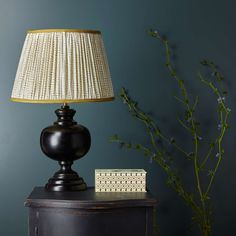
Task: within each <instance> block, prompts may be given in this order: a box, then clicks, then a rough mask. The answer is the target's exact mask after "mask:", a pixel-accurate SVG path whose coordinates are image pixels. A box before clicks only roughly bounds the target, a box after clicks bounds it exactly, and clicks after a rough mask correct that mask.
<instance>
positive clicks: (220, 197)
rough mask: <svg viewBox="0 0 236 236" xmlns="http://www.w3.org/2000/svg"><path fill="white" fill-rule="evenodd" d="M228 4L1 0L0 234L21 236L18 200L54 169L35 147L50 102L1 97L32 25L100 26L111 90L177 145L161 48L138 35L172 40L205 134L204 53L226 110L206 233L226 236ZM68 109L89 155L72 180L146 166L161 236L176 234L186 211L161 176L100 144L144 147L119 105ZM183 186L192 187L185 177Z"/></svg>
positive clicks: (23, 214)
mask: <svg viewBox="0 0 236 236" xmlns="http://www.w3.org/2000/svg"><path fill="white" fill-rule="evenodd" d="M235 7H236V3H235V1H233V0H224V1H222V0H215V1H213V0H207V1H206V0H198V1H194V0H179V1H176V0H149V1H141V0H119V1H114V0H100V1H96V0H86V1H85V0H77V1H76V0H70V1H65V0H41V1H36V0H33V1H32V0H31V1H30V0H21V1H17V0H0V72H1V74H0V111H1V115H0V121H1V132H0V150H1V151H0V213H1V214H0V235H2V236H14V235H16V236H23V235H27V209H25V208H24V206H23V202H24V200H25V198H26V197H27V195H28V194H29V193H30V192H31V190H32V188H33V187H34V186H41V185H44V184H45V183H46V181H47V179H48V178H49V177H51V175H52V174H53V173H54V172H55V170H56V169H57V168H58V167H57V163H56V162H53V161H51V160H49V159H47V158H45V157H44V155H43V154H42V153H41V150H40V147H39V135H40V132H41V130H42V129H43V128H44V127H46V126H48V125H50V124H51V123H52V122H53V121H54V120H55V118H56V117H55V115H54V113H53V111H54V110H55V109H56V108H57V106H56V105H32V104H20V103H11V102H10V101H9V98H10V94H11V89H12V85H13V82H14V77H15V72H16V68H17V64H18V60H19V56H20V52H21V48H22V45H23V41H24V38H25V34H26V31H27V30H28V29H37V28H85V29H86V28H89V29H100V30H101V31H102V33H103V37H104V42H105V47H106V51H107V54H108V59H109V64H110V70H111V74H112V78H113V84H114V89H115V92H116V94H118V93H119V90H120V88H121V86H125V87H127V88H128V89H129V90H130V93H131V95H132V96H133V97H134V98H135V99H137V100H138V101H140V106H141V107H142V108H144V109H145V110H146V111H151V112H152V113H153V115H154V116H155V117H156V119H157V120H158V121H159V123H160V125H161V127H163V128H164V130H166V131H171V132H172V133H174V135H177V137H180V138H181V137H182V138H183V139H184V138H186V136H185V135H184V134H183V133H181V131H180V129H179V128H177V126H176V123H175V121H174V119H173V118H174V117H175V116H176V114H178V109H179V106H178V104H177V103H176V102H175V101H174V99H173V97H172V95H173V93H174V92H175V89H176V85H175V83H174V82H173V81H172V80H171V79H170V78H169V77H168V74H167V72H166V70H165V68H164V66H163V63H164V58H163V56H164V53H163V49H162V47H161V46H160V45H159V43H158V42H157V41H155V40H154V39H152V38H150V37H149V36H148V35H147V34H146V31H147V30H148V29H149V28H157V29H159V30H160V31H161V32H163V33H164V34H166V35H168V37H169V39H170V40H171V41H172V42H173V43H174V44H175V46H176V47H175V51H176V53H177V54H178V57H177V58H176V63H177V68H178V71H179V72H180V74H181V75H182V77H183V78H184V79H185V80H186V82H187V83H188V85H189V86H190V87H191V88H192V89H193V91H195V92H197V93H199V94H200V95H202V101H203V102H202V104H201V105H202V107H201V110H200V114H201V118H202V119H203V121H204V124H205V125H206V127H207V128H208V129H206V131H207V130H208V131H209V133H211V132H213V131H212V130H213V129H214V128H215V127H213V126H214V125H213V123H214V122H213V123H212V122H211V119H212V118H213V119H214V116H212V111H213V107H214V105H212V104H214V102H215V101H214V100H212V99H211V98H210V97H209V95H208V93H207V92H206V91H205V90H204V89H202V87H201V86H200V85H199V84H198V82H197V79H196V76H195V72H196V71H197V69H198V68H199V64H198V62H199V61H200V60H201V59H202V58H205V57H207V58H210V59H212V60H214V61H215V62H217V64H219V65H220V66H221V68H222V71H223V73H224V74H225V77H226V81H227V84H228V88H229V92H230V100H229V104H230V106H231V108H232V110H233V113H232V118H231V130H230V132H229V133H228V135H227V137H226V140H225V149H226V155H225V158H224V161H223V163H222V166H221V168H220V171H219V175H218V176H217V178H216V185H215V186H214V189H213V191H214V193H216V194H217V195H215V196H214V198H213V202H214V209H215V213H216V217H215V219H214V220H215V227H214V234H213V235H215V236H223V235H234V234H235V232H236V216H235V211H236V205H235V199H236V190H235V164H236V160H235V154H234V145H235V140H236V138H235V136H236V135H235V134H236V129H235V128H236V127H235V121H236V117H235V111H234V110H235V109H234V108H235V102H236V96H235V94H234V90H235V88H236V86H235V76H236V66H235V63H236V54H235V52H236V46H235V42H236V31H235V23H236V15H235V10H234V9H235ZM212 102H213V103H212ZM73 108H76V110H77V115H76V119H77V121H79V122H80V123H82V124H84V125H85V126H87V127H88V128H89V129H90V132H91V135H92V147H91V150H90V152H89V153H88V154H87V156H86V157H84V158H83V159H81V160H80V161H78V162H77V163H76V164H75V169H76V170H78V171H79V173H80V175H82V176H83V177H84V179H85V180H86V181H87V183H88V184H89V185H94V169H95V168H144V169H146V170H147V171H148V187H149V189H150V190H151V191H152V192H153V193H154V194H155V195H156V196H157V197H158V199H159V201H160V205H159V215H158V217H159V224H160V226H161V235H164V236H173V235H174V236H178V235H184V232H186V230H187V224H188V218H189V212H188V210H187V209H186V207H185V205H184V204H183V202H182V200H180V199H178V197H177V196H176V194H175V193H174V192H172V191H171V190H170V189H168V187H166V185H165V175H164V174H163V172H162V170H160V169H159V168H158V167H157V166H156V165H155V164H154V163H153V164H150V163H149V161H148V160H146V159H145V158H144V157H143V156H142V155H140V154H138V153H136V152H134V151H125V150H120V149H119V148H118V147H117V146H116V145H115V144H109V143H108V139H109V137H110V136H111V135H112V134H114V133H117V132H119V134H120V135H121V136H123V137H124V138H126V139H134V138H135V140H137V141H141V142H146V141H147V137H146V134H145V129H144V127H143V126H142V125H141V124H139V123H138V122H136V121H135V120H134V119H132V118H131V117H130V116H129V114H128V112H127V110H126V108H125V106H124V105H123V104H122V103H121V102H120V100H119V99H117V100H116V101H115V102H111V103H103V104H82V105H80V104H79V105H77V104H75V105H73ZM185 143H187V142H185ZM183 173H184V176H185V178H186V180H188V176H190V169H189V168H188V166H185V165H183ZM187 182H189V183H188V184H189V186H191V185H192V183H191V179H189V181H187ZM191 235H194V233H193V232H192V233H191ZM196 235H198V234H196Z"/></svg>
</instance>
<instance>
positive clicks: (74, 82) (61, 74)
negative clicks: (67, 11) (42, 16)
mask: <svg viewBox="0 0 236 236" xmlns="http://www.w3.org/2000/svg"><path fill="white" fill-rule="evenodd" d="M113 98H114V94H113V88H112V82H111V76H110V72H109V67H108V62H107V57H106V53H105V49H104V45H103V40H102V36H101V33H100V31H94V30H73V29H71V30H70V29H46V30H31V31H28V33H27V36H26V39H25V43H24V46H23V49H22V53H21V57H20V61H19V65H18V69H17V73H16V78H15V82H14V86H13V91H12V96H11V100H12V101H16V102H28V103H72V102H96V101H97V102H99V101H109V100H112V99H113Z"/></svg>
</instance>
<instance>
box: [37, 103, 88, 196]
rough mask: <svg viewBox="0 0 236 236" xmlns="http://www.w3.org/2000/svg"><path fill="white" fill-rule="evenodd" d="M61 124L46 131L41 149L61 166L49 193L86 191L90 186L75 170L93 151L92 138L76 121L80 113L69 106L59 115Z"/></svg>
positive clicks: (49, 188)
mask: <svg viewBox="0 0 236 236" xmlns="http://www.w3.org/2000/svg"><path fill="white" fill-rule="evenodd" d="M55 113H56V115H57V117H58V120H57V121H56V122H54V124H53V125H52V126H49V127H47V128H45V129H43V131H42V133H41V136H40V146H41V149H42V151H43V152H44V154H45V155H47V156H48V157H49V158H51V159H53V160H56V161H58V162H59V164H60V166H61V168H60V170H59V171H57V172H56V173H55V174H54V176H53V177H52V178H50V179H49V180H48V183H47V184H46V185H45V188H46V189H47V190H48V191H82V190H86V189H87V185H86V183H85V182H84V180H83V178H81V177H80V176H79V175H78V174H77V173H76V172H75V171H74V170H72V168H71V166H72V164H73V161H75V160H77V159H80V158H82V157H83V156H84V155H85V154H86V153H87V152H88V150H89V148H90V145H91V137H90V133H89V131H88V129H87V128H86V127H84V126H82V125H79V124H77V122H75V121H74V120H73V116H74V115H75V113H76V111H75V110H73V109H70V107H69V106H68V105H66V104H65V105H63V106H62V107H61V109H57V110H56V111H55Z"/></svg>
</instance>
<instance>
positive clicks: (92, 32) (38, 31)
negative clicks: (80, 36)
mask: <svg viewBox="0 0 236 236" xmlns="http://www.w3.org/2000/svg"><path fill="white" fill-rule="evenodd" d="M51 32H77V33H91V34H101V32H100V31H98V30H88V29H37V30H28V31H27V33H28V34H29V33H30V34H35V33H51Z"/></svg>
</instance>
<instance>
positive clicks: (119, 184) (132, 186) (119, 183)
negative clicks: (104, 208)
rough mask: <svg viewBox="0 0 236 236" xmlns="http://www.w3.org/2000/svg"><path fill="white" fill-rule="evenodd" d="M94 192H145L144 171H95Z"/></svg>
mask: <svg viewBox="0 0 236 236" xmlns="http://www.w3.org/2000/svg"><path fill="white" fill-rule="evenodd" d="M95 191H96V192H146V171H145V170H143V169H97V170H95Z"/></svg>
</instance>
